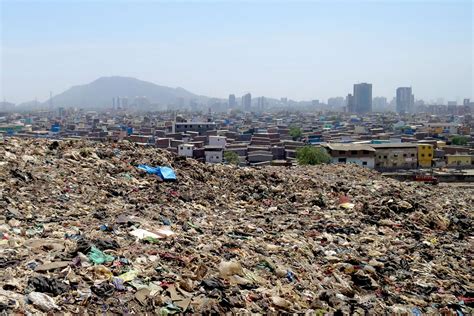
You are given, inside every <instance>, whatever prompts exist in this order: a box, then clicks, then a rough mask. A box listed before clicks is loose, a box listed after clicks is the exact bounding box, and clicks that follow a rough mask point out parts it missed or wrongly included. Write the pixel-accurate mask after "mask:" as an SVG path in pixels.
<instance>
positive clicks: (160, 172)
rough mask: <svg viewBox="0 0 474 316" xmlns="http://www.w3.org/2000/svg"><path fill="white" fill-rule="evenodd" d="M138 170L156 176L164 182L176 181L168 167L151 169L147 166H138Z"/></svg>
mask: <svg viewBox="0 0 474 316" xmlns="http://www.w3.org/2000/svg"><path fill="white" fill-rule="evenodd" d="M137 168H138V169H140V170H144V171H145V172H146V173H148V174H156V175H157V176H159V177H160V178H161V179H163V180H164V181H167V180H168V181H172V180H176V174H175V172H174V170H173V169H171V168H170V167H151V166H148V165H138V167H137Z"/></svg>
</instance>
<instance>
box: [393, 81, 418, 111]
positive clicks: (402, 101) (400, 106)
mask: <svg viewBox="0 0 474 316" xmlns="http://www.w3.org/2000/svg"><path fill="white" fill-rule="evenodd" d="M414 103H415V97H414V96H413V94H412V90H411V87H400V88H398V89H397V113H412V112H413V110H414V109H413V107H414Z"/></svg>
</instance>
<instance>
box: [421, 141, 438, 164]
mask: <svg viewBox="0 0 474 316" xmlns="http://www.w3.org/2000/svg"><path fill="white" fill-rule="evenodd" d="M433 154H434V149H433V145H431V144H418V165H419V166H420V167H424V168H429V167H431V164H432V162H433Z"/></svg>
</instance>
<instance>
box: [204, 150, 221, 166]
mask: <svg viewBox="0 0 474 316" xmlns="http://www.w3.org/2000/svg"><path fill="white" fill-rule="evenodd" d="M204 156H205V157H206V162H210V163H221V162H222V161H223V157H224V150H223V149H222V147H216V146H205V147H204Z"/></svg>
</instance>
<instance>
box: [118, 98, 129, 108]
mask: <svg viewBox="0 0 474 316" xmlns="http://www.w3.org/2000/svg"><path fill="white" fill-rule="evenodd" d="M120 104H122V107H123V108H124V109H126V108H127V107H128V97H123V98H122V99H121V100H120Z"/></svg>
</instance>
